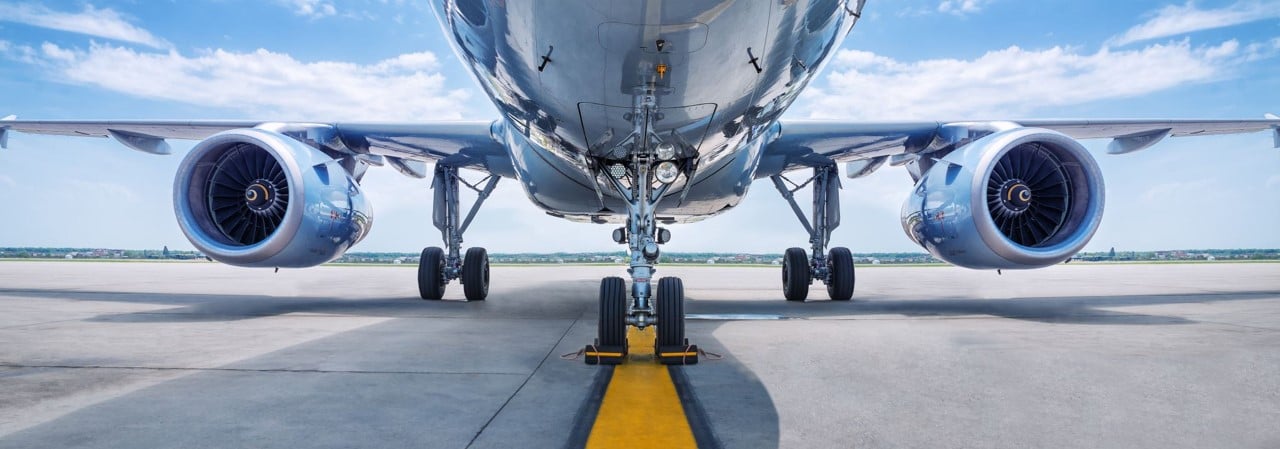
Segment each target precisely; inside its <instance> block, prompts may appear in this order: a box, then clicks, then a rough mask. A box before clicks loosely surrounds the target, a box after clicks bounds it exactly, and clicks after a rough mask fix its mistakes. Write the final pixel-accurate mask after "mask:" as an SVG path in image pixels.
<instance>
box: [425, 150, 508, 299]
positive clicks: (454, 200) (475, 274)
mask: <svg viewBox="0 0 1280 449" xmlns="http://www.w3.org/2000/svg"><path fill="white" fill-rule="evenodd" d="M498 179H500V178H498V177H497V176H496V175H489V176H488V177H487V178H485V179H482V180H481V181H479V182H476V183H475V184H470V183H467V182H466V181H465V180H463V179H462V178H461V177H459V176H458V168H457V167H451V166H448V165H444V164H436V174H435V178H434V179H432V181H431V188H432V189H434V190H435V202H434V211H433V213H432V223H433V224H434V225H435V227H436V229H439V230H440V234H441V237H442V239H443V240H444V244H445V247H446V248H447V252H446V250H444V249H440V248H437V247H434V246H433V247H429V248H426V249H424V250H422V258H421V259H419V261H418V293H419V294H420V295H421V296H422V299H433V300H434V299H440V298H442V297H444V289H445V287H446V286H448V285H449V282H450V281H452V280H454V279H459V278H461V279H462V291H463V293H464V295H465V296H466V298H467V301H484V299H485V297H487V296H489V253H488V251H485V249H484V248H480V247H473V248H470V249H468V250H467V253H466V256H465V257H463V255H462V234H463V233H465V232H467V227H469V226H471V220H472V219H474V218H475V217H476V212H479V211H480V206H481V205H482V204H484V200H486V199H488V198H489V194H491V193H493V189H494V188H495V187H497V185H498ZM481 182H483V183H484V187H479V185H480V183H481ZM460 186H466V187H467V188H469V189H471V190H474V191H476V194H477V195H478V196H477V197H476V201H475V204H472V205H471V210H470V211H469V212H467V216H466V218H465V219H463V220H462V221H461V224H459V220H458V218H459V214H458V212H459V207H458V203H459V187H460Z"/></svg>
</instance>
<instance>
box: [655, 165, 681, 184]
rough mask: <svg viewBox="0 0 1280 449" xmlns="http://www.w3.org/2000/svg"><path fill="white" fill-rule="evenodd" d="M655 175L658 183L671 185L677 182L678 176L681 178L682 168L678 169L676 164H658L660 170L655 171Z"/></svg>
mask: <svg viewBox="0 0 1280 449" xmlns="http://www.w3.org/2000/svg"><path fill="white" fill-rule="evenodd" d="M653 174H654V176H657V177H658V182H661V183H663V184H671V183H673V182H675V180H676V177H677V176H680V168H679V167H676V163H675V162H671V161H666V162H663V163H661V164H658V168H656V169H654V171H653Z"/></svg>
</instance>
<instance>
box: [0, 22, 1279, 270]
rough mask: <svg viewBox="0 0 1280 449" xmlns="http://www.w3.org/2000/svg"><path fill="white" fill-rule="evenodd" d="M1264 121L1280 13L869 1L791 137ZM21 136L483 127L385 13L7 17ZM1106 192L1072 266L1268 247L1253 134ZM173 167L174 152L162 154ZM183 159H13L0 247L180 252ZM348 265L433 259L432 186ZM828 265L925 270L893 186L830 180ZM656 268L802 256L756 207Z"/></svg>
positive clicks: (0, 89)
mask: <svg viewBox="0 0 1280 449" xmlns="http://www.w3.org/2000/svg"><path fill="white" fill-rule="evenodd" d="M1266 112H1280V1H1277V0H1239V1H1235V0H1228V1H1199V2H1194V3H1186V2H1181V1H1174V2H1168V1H1130V2H1113V1H1100V0H1083V1H1082V0H1044V1H1036V2H1025V1H1013V0H905V1H904V0H898V1H892V2H891V1H883V0H882V1H877V0H870V1H868V5H867V8H866V11H865V15H864V19H863V20H862V22H861V23H860V24H859V25H858V27H857V28H855V29H854V31H853V34H852V35H851V36H850V38H849V39H848V40H846V41H845V44H844V46H843V49H842V51H841V52H840V53H839V54H838V55H837V56H836V58H835V59H834V60H833V61H832V63H831V64H830V65H828V66H827V68H826V69H825V71H824V72H823V73H822V74H821V75H820V76H819V79H817V80H816V81H815V82H814V84H813V85H812V86H811V87H810V89H809V90H808V91H807V92H806V93H805V94H804V95H803V96H802V98H801V100H800V101H798V102H797V103H796V105H795V107H793V108H792V110H791V111H789V112H788V114H789V115H788V116H789V117H797V118H798V117H824V118H843V119H855V120H889V119H988V118H993V119H1006V118H1050V117H1078V118H1104V117H1112V118H1140V117H1141V118H1148V117H1150V118H1260V117H1261V116H1262V114H1263V113H1266ZM8 114H17V115H19V116H20V117H22V118H27V119H73V118H81V119H86V118H94V119H123V118H131V119H148V118H152V119H155V118H161V119H173V118H185V119H200V118H249V119H270V120H288V119H306V120H320V121H350V120H393V121H412V120H415V119H422V120H427V119H457V118H468V119H489V118H493V117H494V116H495V114H494V110H493V108H492V106H491V105H490V103H489V102H488V100H487V99H486V98H485V97H484V95H483V92H482V91H481V90H480V89H479V88H478V87H477V86H476V85H475V83H474V82H473V81H472V79H471V77H470V75H469V74H468V73H466V72H465V71H464V69H463V67H462V65H461V64H459V63H458V61H457V58H456V56H454V54H453V51H452V50H451V49H450V48H449V46H448V43H447V42H446V41H445V40H444V38H443V35H442V33H441V32H440V28H439V25H438V24H437V23H436V21H435V18H434V16H433V15H432V13H431V12H430V10H429V8H428V7H427V6H426V5H425V4H421V2H410V1H398V0H350V1H347V0H275V1H258V2H250V1H240V0H210V1H184V2H139V1H108V0H101V1H93V2H82V1H59V2H52V1H45V2H8V1H0V116H3V115H8ZM1105 143H1106V142H1104V141H1091V142H1087V143H1086V144H1087V146H1089V147H1090V148H1091V149H1092V150H1094V153H1095V155H1096V156H1097V158H1098V159H1099V163H1100V164H1101V166H1102V168H1103V172H1104V175H1105V179H1106V183H1107V190H1108V192H1107V193H1108V198H1107V211H1106V214H1105V217H1104V219H1103V223H1102V227H1101V229H1100V230H1099V232H1098V234H1097V235H1096V236H1095V237H1094V239H1093V242H1092V243H1091V244H1090V246H1089V247H1088V250H1106V249H1108V248H1110V247H1116V248H1117V249H1118V250H1151V249H1166V248H1208V247H1213V248H1242V247H1269V248H1275V247H1280V233H1278V232H1276V229H1277V228H1280V150H1277V149H1273V148H1271V137H1270V136H1269V135H1268V134H1266V133H1259V134H1251V135H1243V136H1224V137H1203V138H1184V139H1171V140H1168V141H1166V142H1164V143H1162V144H1160V145H1158V146H1157V147H1155V148H1152V149H1150V150H1146V151H1143V152H1139V153H1136V154H1131V155H1126V156H1107V155H1105V154H1104V153H1103V148H1104V146H1105ZM174 144H175V145H174V146H175V149H176V150H177V153H178V154H182V153H183V152H185V150H186V149H187V148H189V147H190V145H191V143H190V142H174ZM179 159H180V157H178V156H169V157H157V156H151V155H146V154H142V153H137V152H133V151H130V150H127V149H125V148H123V147H121V146H119V145H117V144H115V143H113V142H110V141H106V140H99V139H73V138H57V137H46V136H29V135H14V136H11V138H10V149H9V150H7V151H0V204H4V205H5V206H7V211H6V212H4V213H3V217H4V218H5V219H3V220H0V246H76V247H86V246H87V247H127V248H158V247H160V246H162V245H168V246H169V247H171V248H189V247H190V245H189V244H188V243H187V241H186V239H185V238H183V237H182V235H181V233H180V231H179V230H178V227H177V225H176V222H175V221H174V219H173V217H172V196H171V195H172V194H171V189H172V184H173V173H174V170H175V169H176V167H177V164H178V162H179ZM364 184H365V185H364V187H365V189H366V190H367V191H368V193H369V195H370V196H371V199H372V201H373V207H374V210H375V221H374V228H373V233H372V234H371V236H370V237H369V238H368V239H366V241H365V242H364V243H362V244H361V245H360V246H358V247H357V248H356V250H357V251H360V250H366V251H405V252H414V251H417V250H418V249H420V248H421V247H422V246H426V245H438V244H439V234H438V233H437V232H436V231H435V230H434V228H431V227H430V224H429V210H430V209H429V208H430V199H429V198H430V191H429V190H427V187H428V182H427V181H420V180H412V179H408V178H404V177H402V176H400V175H399V174H398V173H396V172H394V171H392V170H389V169H383V170H378V171H375V172H372V173H371V174H370V175H368V176H367V177H366V179H365V183H364ZM844 187H845V189H844V191H843V192H842V197H841V202H842V206H843V210H844V211H845V218H844V225H843V226H842V227H841V228H840V229H838V230H837V231H836V233H835V237H834V240H835V242H836V244H838V245H843V246H848V247H850V248H852V249H853V250H854V251H855V252H872V251H917V250H919V248H918V247H916V246H914V245H913V244H912V243H911V242H909V241H908V240H907V238H906V236H904V235H903V233H902V229H901V226H900V225H899V218H898V215H899V210H900V207H901V204H902V200H903V199H904V198H905V197H906V194H907V193H908V191H909V190H910V188H911V180H910V178H909V177H908V176H907V174H906V173H905V172H904V171H903V170H901V169H896V168H886V169H884V170H881V171H880V172H878V173H877V174H875V175H873V176H871V177H869V178H867V179H860V180H853V181H851V180H845V183H844ZM609 231H610V228H608V227H605V226H593V225H583V224H574V223H569V222H565V221H561V220H557V219H554V218H551V217H548V216H546V215H544V214H543V213H542V212H540V211H539V210H537V209H535V208H534V207H533V206H532V205H530V204H528V202H527V200H526V199H525V197H524V195H523V193H522V192H521V191H520V189H519V187H518V186H517V185H516V183H515V182H514V181H505V182H504V183H503V184H501V185H500V188H499V191H498V193H496V194H495V196H494V198H493V199H491V203H490V204H489V205H487V206H486V208H485V209H484V210H483V211H482V212H481V214H480V216H479V218H478V219H477V222H476V224H475V225H474V226H473V228H472V230H471V231H470V232H469V233H468V243H469V244H476V245H483V246H486V247H488V248H489V249H490V251H493V252H518V251H556V250H568V251H585V250H615V249H619V247H617V246H616V245H614V244H612V243H611V242H610V240H609ZM673 233H674V239H673V241H672V242H671V243H670V244H669V245H668V250H669V251H699V250H711V251H743V252H780V251H781V250H782V249H784V248H786V247H788V246H807V245H806V240H807V238H806V236H805V235H804V234H803V232H802V231H801V229H800V227H799V225H798V224H797V223H796V222H795V220H794V218H793V217H791V215H790V213H789V211H788V208H787V206H786V205H785V203H784V202H783V201H782V199H781V198H780V197H779V196H778V194H777V193H776V192H775V191H774V190H773V189H772V187H771V186H770V185H769V184H768V183H757V184H756V185H754V186H753V188H752V190H751V192H750V193H749V194H748V198H747V199H746V201H745V202H744V203H743V205H742V206H740V207H739V208H738V209H736V210H734V211H732V212H730V213H728V214H725V215H722V216H719V217H716V218H713V219H711V220H707V221H705V222H702V223H698V224H694V225H685V226H677V227H674V228H673Z"/></svg>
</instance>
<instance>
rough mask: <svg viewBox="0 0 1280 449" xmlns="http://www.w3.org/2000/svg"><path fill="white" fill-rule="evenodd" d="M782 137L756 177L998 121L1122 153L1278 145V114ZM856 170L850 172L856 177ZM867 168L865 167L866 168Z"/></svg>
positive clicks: (918, 148)
mask: <svg viewBox="0 0 1280 449" xmlns="http://www.w3.org/2000/svg"><path fill="white" fill-rule="evenodd" d="M776 126H778V127H779V128H778V129H777V130H775V131H777V133H776V135H778V137H777V138H776V139H774V140H773V141H772V142H771V143H769V144H768V145H767V146H766V147H765V150H764V154H763V155H762V161H761V168H760V170H758V171H757V173H756V177H757V178H762V177H767V176H771V175H774V174H778V173H783V172H786V171H790V170H794V169H798V168H806V167H820V166H826V165H830V164H831V163H832V162H852V163H854V164H853V166H851V168H854V169H855V170H856V169H866V173H870V171H874V170H875V168H877V167H879V166H880V165H882V164H883V163H885V162H886V161H891V160H892V159H893V158H894V157H895V156H899V155H906V154H909V153H921V152H927V151H929V150H931V149H937V148H941V147H944V146H945V145H946V144H948V143H949V142H952V141H954V137H953V136H955V135H956V133H957V132H959V133H962V134H964V135H969V131H970V130H983V129H990V128H992V127H999V126H1026V127H1035V128H1045V129H1050V130H1054V131H1058V132H1061V133H1063V134H1066V135H1067V136H1070V137H1072V138H1076V139H1102V138H1109V139H1112V141H1111V143H1110V145H1108V148H1107V152H1108V153H1111V154H1123V153H1130V152H1133V151H1138V150H1142V149H1145V148H1147V147H1150V146H1151V145H1154V144H1156V143H1157V142H1159V141H1161V140H1163V139H1164V138H1166V137H1182V136H1207V135H1218V134H1240V133H1252V132H1259V131H1267V130H1270V131H1271V132H1272V133H1273V134H1274V137H1275V146H1276V147H1277V148H1280V117H1277V116H1274V115H1271V114H1268V115H1267V118H1266V119H1260V120H1009V121H954V122H923V121H922V122H884V123H859V122H842V121H812V120H793V121H788V120H783V121H781V122H780V123H779V124H778V125H776ZM856 174H857V173H850V176H852V177H856V176H855V175H856ZM863 174H865V173H863Z"/></svg>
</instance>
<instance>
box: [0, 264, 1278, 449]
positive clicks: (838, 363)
mask: <svg viewBox="0 0 1280 449" xmlns="http://www.w3.org/2000/svg"><path fill="white" fill-rule="evenodd" d="M659 270H660V271H659V274H660V275H666V276H672V275H675V276H681V277H682V278H683V279H684V284H685V287H686V295H687V296H688V298H689V300H688V302H687V305H686V311H687V313H688V314H689V315H690V320H689V322H688V326H687V333H688V337H689V338H690V340H692V342H693V343H696V344H698V345H699V346H701V347H702V348H704V349H706V350H708V351H711V352H714V353H719V354H722V355H724V358H723V359H721V360H707V359H704V360H703V361H702V363H700V364H698V365H695V366H687V367H681V368H676V369H675V370H678V371H679V373H678V374H680V375H681V377H683V378H684V380H685V381H686V382H687V385H688V387H689V388H690V390H691V392H692V395H693V396H694V397H695V399H696V402H697V403H698V404H699V405H700V406H701V408H702V411H703V415H704V416H705V418H706V420H707V422H706V423H704V424H705V427H706V429H703V430H704V431H706V432H709V433H710V435H712V436H713V438H714V441H715V442H717V443H718V445H719V446H722V447H726V448H770V447H779V446H781V447H922V448H923V447H928V448H935V447H1008V448H1025V447H1080V448H1097V447H1116V448H1142V447H1152V448H1156V447H1158V448H1169V447H1231V448H1254V447H1256V448H1275V447H1280V425H1277V423H1280V264H1222V263H1213V264H1188V265H1065V266H1056V267H1052V268H1048V269H1044V270H1035V271H1024V272H1017V271H1006V272H1005V273H1004V274H1003V276H998V275H997V274H996V273H994V272H977V271H968V270H963V269H956V268H937V267H903V268H895V267H860V268H859V270H858V286H857V290H856V292H855V297H854V301H853V302H849V303H839V302H831V301H826V300H825V299H822V298H825V293H826V292H825V290H824V289H823V288H822V285H821V284H815V285H814V286H813V288H812V291H811V294H810V298H817V299H816V300H815V299H811V300H810V301H809V302H806V303H787V302H786V301H783V300H782V299H781V298H782V292H781V280H780V275H779V269H778V268H751V267H741V268H733V267H660V269H659ZM623 272H624V268H623V267H599V266H589V267H584V266H560V267H495V268H494V269H493V273H492V278H493V286H492V289H491V293H490V297H489V300H488V301H484V302H478V303H467V302H463V301H459V300H454V301H440V302H428V301H422V300H420V299H417V290H416V284H415V282H416V281H415V279H416V278H415V276H416V271H415V270H414V269H413V268H412V267H320V268H313V269H308V270H284V271H281V272H279V273H272V272H271V271H270V270H248V269H238V268H232V267H227V266H222V265H217V264H209V263H163V264H146V263H71V262H0V448H76V447H128V448H140V447H183V448H200V447H212V448H223V447H257V448H277V447H278V448H291V449H293V448H303V447H305V448H325V447H397V448H398V447H409V446H419V447H443V448H464V447H475V448H489V447H502V448H507V447H532V448H536V447H553V448H554V447H564V446H566V445H567V444H568V442H569V441H570V436H571V434H573V432H574V431H575V428H576V427H577V428H580V427H581V425H582V424H581V423H580V422H579V419H578V415H579V413H580V411H581V410H582V409H583V407H584V404H586V403H588V402H589V399H590V395H591V390H592V385H593V382H594V379H595V378H596V377H597V374H598V373H599V372H600V371H599V370H601V369H602V368H599V367H593V366H587V365H585V364H583V363H582V361H581V360H564V359H562V358H561V357H560V356H561V355H562V354H566V353H572V352H574V351H577V350H578V349H580V348H582V346H583V345H584V344H586V343H590V342H591V340H592V338H594V336H595V330H596V320H595V316H596V301H597V299H596V294H597V290H598V285H599V279H600V278H601V277H604V276H613V275H621V274H622V273H623ZM461 297H462V289H461V287H460V286H458V285H457V284H453V285H450V287H449V290H448V292H447V294H446V298H452V299H460V298H461ZM674 372H675V371H673V373H674ZM644 425H645V423H644V422H637V423H636V426H644Z"/></svg>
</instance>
